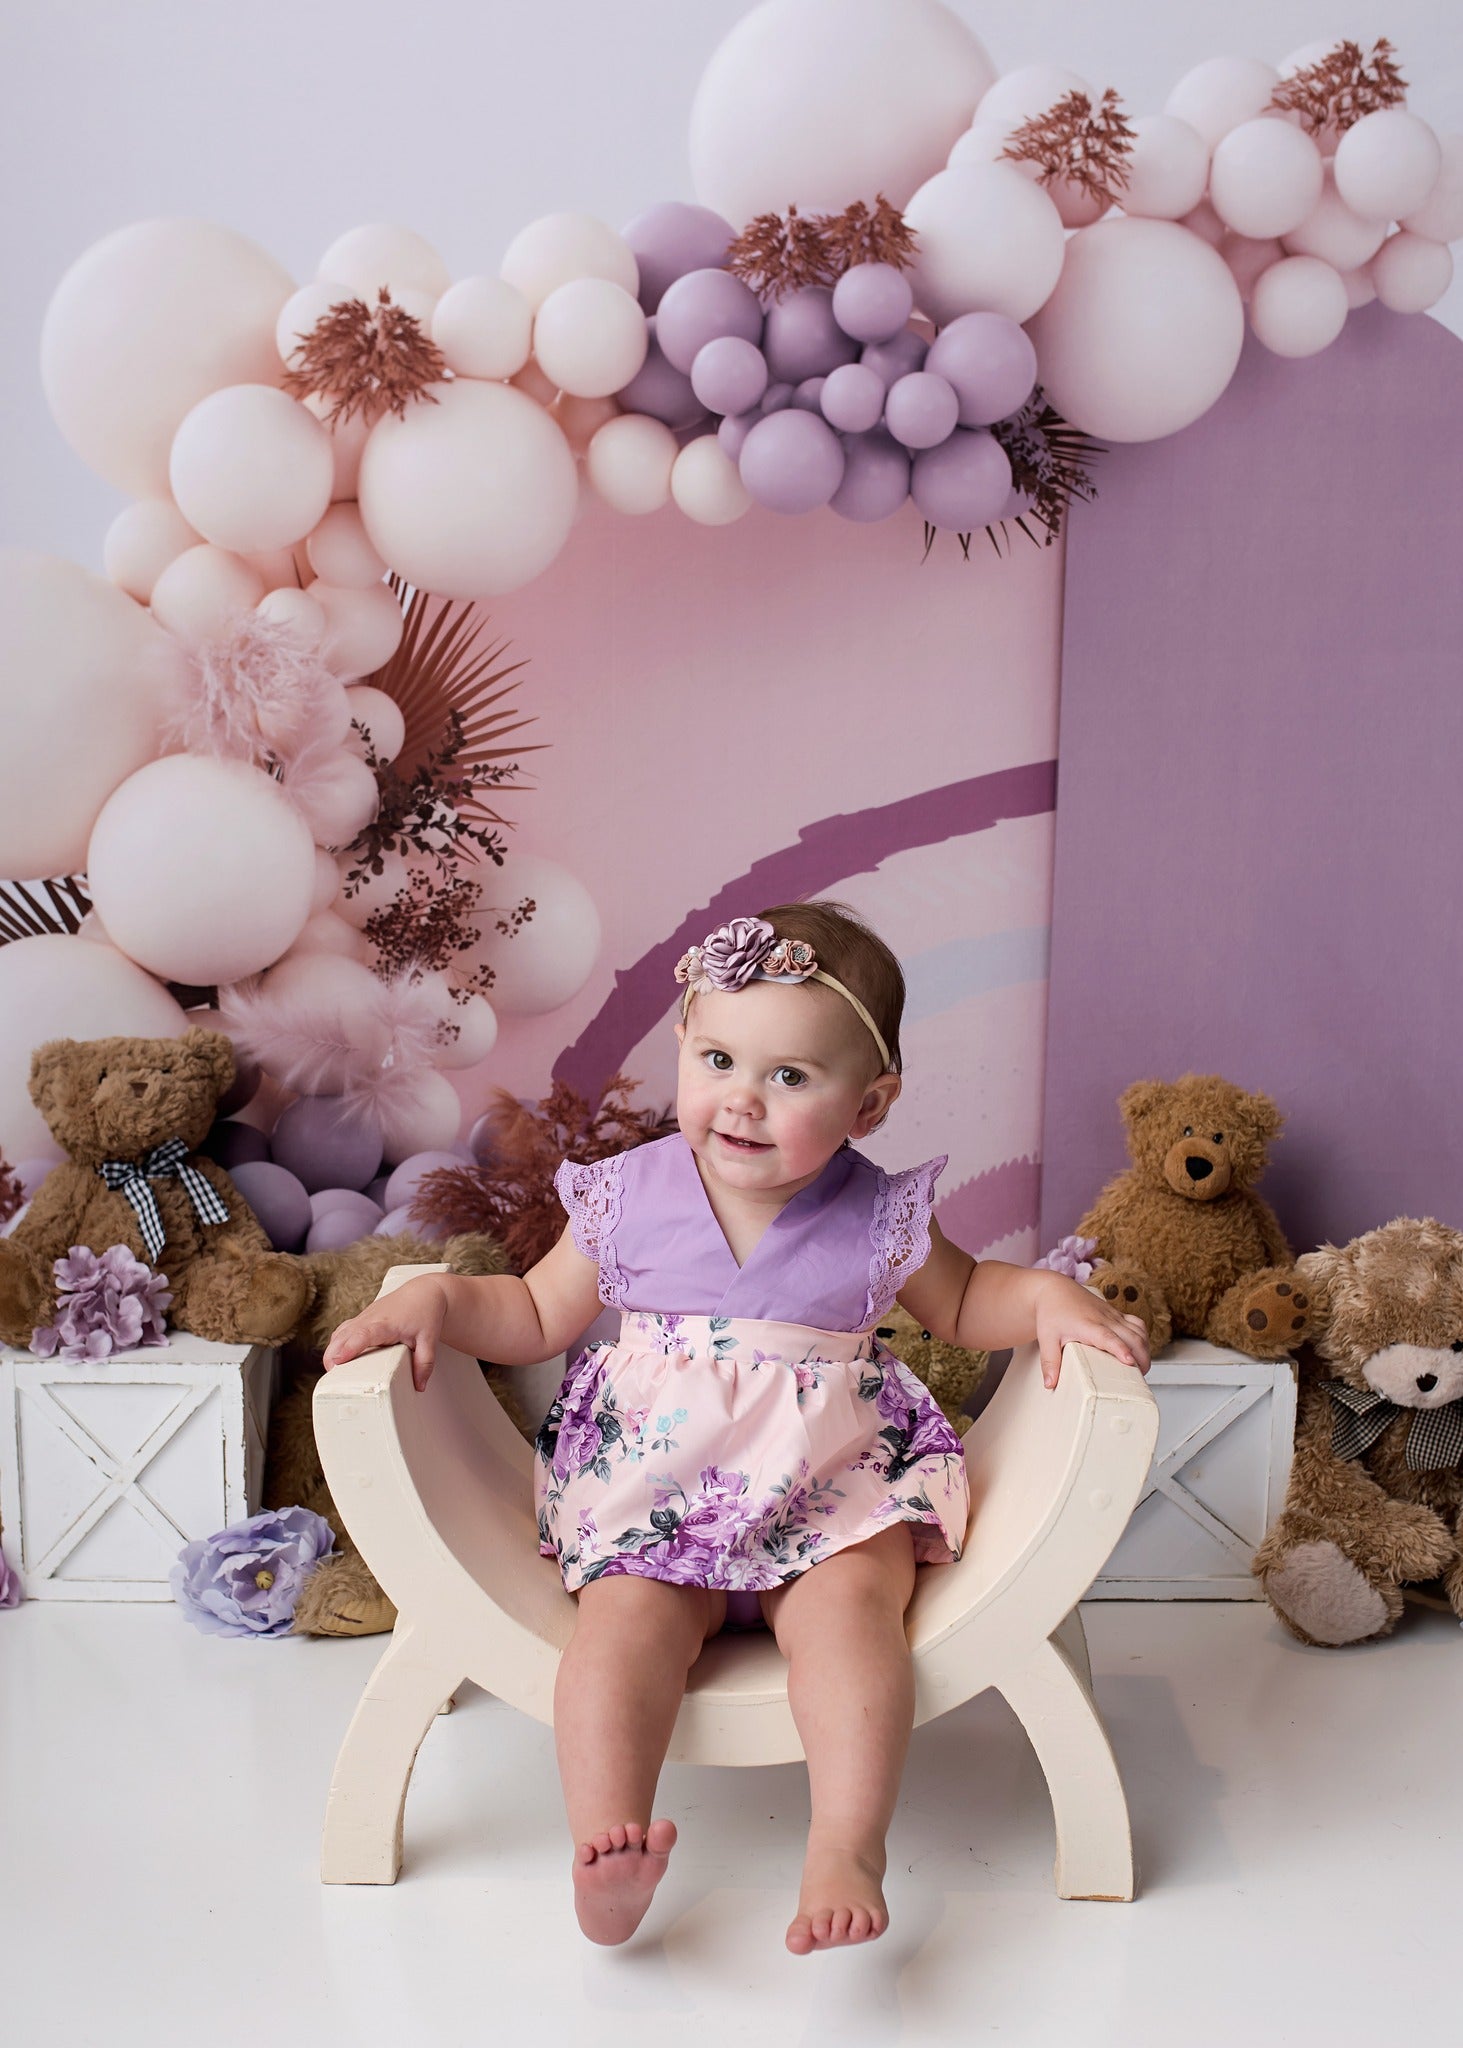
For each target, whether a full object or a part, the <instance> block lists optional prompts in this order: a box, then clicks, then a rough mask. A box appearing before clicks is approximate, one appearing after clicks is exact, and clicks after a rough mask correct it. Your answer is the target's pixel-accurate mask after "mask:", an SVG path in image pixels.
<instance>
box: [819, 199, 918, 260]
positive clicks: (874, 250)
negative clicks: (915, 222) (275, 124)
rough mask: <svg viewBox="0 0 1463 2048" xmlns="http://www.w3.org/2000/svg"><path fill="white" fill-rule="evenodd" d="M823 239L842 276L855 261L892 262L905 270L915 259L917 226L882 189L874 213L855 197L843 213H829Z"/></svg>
mask: <svg viewBox="0 0 1463 2048" xmlns="http://www.w3.org/2000/svg"><path fill="white" fill-rule="evenodd" d="M823 240H824V242H825V243H826V244H827V246H828V247H829V249H830V250H831V251H832V252H833V256H834V259H835V261H836V262H837V265H838V274H839V276H840V277H841V276H842V275H843V273H844V271H845V270H852V269H853V267H854V265H855V264H856V263H890V264H892V265H893V266H894V268H895V269H896V270H906V269H908V267H909V265H910V264H911V263H913V261H914V253H915V233H914V229H913V228H912V227H910V226H909V224H908V222H907V221H906V220H905V218H904V215H903V214H902V213H901V212H900V211H899V208H898V207H897V206H891V205H890V203H889V201H888V200H887V199H886V198H885V197H884V195H883V193H882V192H881V193H880V194H879V196H878V198H877V199H876V200H875V201H874V210H873V212H872V213H870V211H869V209H868V208H867V207H866V206H865V205H864V203H863V201H862V200H861V199H855V201H854V202H853V205H852V206H846V207H845V208H844V209H843V212H842V213H831V214H828V215H826V216H825V218H824V220H823Z"/></svg>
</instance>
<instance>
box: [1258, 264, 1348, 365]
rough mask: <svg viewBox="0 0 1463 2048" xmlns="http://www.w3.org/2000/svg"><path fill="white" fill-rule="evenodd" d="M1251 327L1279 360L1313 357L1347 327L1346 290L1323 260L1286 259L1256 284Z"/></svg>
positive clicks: (1267, 271) (1268, 271) (1273, 266)
mask: <svg viewBox="0 0 1463 2048" xmlns="http://www.w3.org/2000/svg"><path fill="white" fill-rule="evenodd" d="M1250 325H1251V327H1253V328H1254V330H1255V333H1256V336H1257V337H1258V338H1259V340H1261V341H1262V342H1263V343H1264V344H1265V346H1266V348H1268V349H1270V350H1272V351H1273V352H1274V354H1276V355H1278V356H1313V355H1315V354H1317V353H1318V352H1319V351H1320V350H1321V349H1323V348H1326V347H1328V346H1329V345H1330V344H1331V343H1332V342H1333V341H1334V340H1335V339H1336V337H1337V335H1338V334H1339V333H1340V332H1341V330H1342V328H1343V327H1344V326H1345V325H1346V286H1345V285H1344V284H1343V283H1342V282H1341V279H1340V277H1339V276H1338V275H1337V273H1336V272H1335V271H1334V270H1333V269H1332V268H1331V266H1330V264H1329V263H1323V262H1322V261H1321V259H1320V257H1319V256H1287V257H1285V258H1284V260H1283V261H1281V262H1279V263H1272V264H1271V265H1270V267H1269V269H1268V270H1266V271H1263V272H1262V273H1261V275H1260V276H1259V277H1258V278H1257V279H1256V281H1255V288H1254V290H1253V291H1252V292H1251V294H1250Z"/></svg>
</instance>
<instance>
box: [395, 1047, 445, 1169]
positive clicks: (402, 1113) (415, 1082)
mask: <svg viewBox="0 0 1463 2048" xmlns="http://www.w3.org/2000/svg"><path fill="white" fill-rule="evenodd" d="M379 1111H380V1117H381V1138H382V1149H383V1152H384V1155H385V1159H386V1164H387V1165H388V1166H399V1165H400V1164H401V1162H402V1160H403V1159H410V1158H411V1156H412V1154H413V1153H414V1152H445V1151H446V1150H447V1148H448V1147H449V1146H450V1145H451V1143H452V1141H453V1139H454V1138H455V1137H456V1136H457V1133H458V1132H459V1131H460V1130H461V1128H462V1103H461V1101H460V1099H459V1097H458V1094H457V1090H456V1089H455V1088H454V1087H453V1085H452V1083H451V1082H450V1081H449V1080H448V1079H447V1077H446V1075H445V1074H439V1073H438V1072H437V1071H436V1069H435V1068H434V1067H422V1068H419V1069H418V1071H417V1072H416V1073H414V1074H413V1075H412V1076H411V1078H410V1080H408V1081H406V1082H404V1083H403V1084H402V1085H401V1086H400V1087H399V1088H396V1089H393V1090H392V1091H391V1093H390V1094H383V1095H382V1097H381V1099H380V1104H379Z"/></svg>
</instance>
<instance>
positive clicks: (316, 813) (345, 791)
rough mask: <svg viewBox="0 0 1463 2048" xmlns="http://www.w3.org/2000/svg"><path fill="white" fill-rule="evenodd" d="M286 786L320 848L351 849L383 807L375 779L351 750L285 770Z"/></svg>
mask: <svg viewBox="0 0 1463 2048" xmlns="http://www.w3.org/2000/svg"><path fill="white" fill-rule="evenodd" d="M284 786H285V789H286V791H287V792H288V794H289V797H290V800H291V802H292V803H293V804H294V805H295V807H296V809H297V810H298V812H299V815H300V816H301V817H302V818H303V819H304V821H305V824H306V826H307V827H308V828H309V832H310V836H311V838H312V839H313V840H314V842H315V844H316V845H317V846H329V847H342V846H349V845H351V844H352V843H353V841H354V840H355V839H356V838H357V837H358V836H359V835H360V834H361V833H362V832H364V830H365V829H366V827H367V825H369V824H370V822H371V820H372V819H373V818H374V817H375V815H376V812H377V810H378V809H379V808H380V802H381V792H380V788H379V786H378V784H377V781H376V777H375V775H374V774H373V772H372V771H371V769H370V768H368V767H367V766H366V763H365V762H364V760H362V758H361V756H360V755H359V754H358V753H357V752H356V751H355V749H354V748H352V747H341V748H339V749H338V750H337V751H336V752H334V753H327V754H326V755H325V757H324V759H323V760H322V759H313V758H312V759H311V760H310V761H309V764H308V768H306V767H305V766H304V765H303V764H302V763H301V762H300V761H298V760H296V761H294V762H292V763H290V764H289V765H288V766H287V767H286V769H285V777H284Z"/></svg>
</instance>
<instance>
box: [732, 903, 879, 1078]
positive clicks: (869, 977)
mask: <svg viewBox="0 0 1463 2048" xmlns="http://www.w3.org/2000/svg"><path fill="white" fill-rule="evenodd" d="M757 915H758V916H759V917H763V918H766V920H767V922H768V924H770V925H771V927H772V929H773V931H775V932H776V934H777V936H778V937H779V938H780V939H806V941H807V942H808V944H809V945H810V946H811V947H812V948H813V951H814V953H815V954H816V955H817V960H818V965H819V966H820V967H821V968H822V969H823V970H824V972H825V973H828V974H831V975H832V976H833V978H834V980H835V981H841V982H843V983H844V984H845V986H846V987H848V988H851V989H852V990H853V992H854V994H855V995H856V996H857V997H858V999H859V1001H860V1002H861V1003H862V1004H863V1005H864V1007H865V1009H867V1010H868V1012H869V1014H870V1015H871V1016H872V1018H873V1020H874V1022H875V1023H876V1024H877V1025H878V1027H879V1029H880V1031H882V1032H883V1034H884V1043H885V1044H886V1045H887V1046H888V1048H889V1064H890V1066H891V1067H892V1068H893V1070H894V1072H895V1073H896V1074H899V1073H902V1072H903V1071H904V1063H903V1060H902V1059H901V1057H900V1053H899V1021H900V1019H901V1017H902V1016H903V1015H904V972H903V969H902V968H901V967H900V965H899V962H898V960H897V959H896V958H895V956H894V954H893V953H891V952H890V950H889V948H888V947H887V946H886V945H885V944H884V941H883V940H882V939H881V938H880V937H879V935H878V933H877V932H875V931H872V930H871V929H870V928H869V926H868V925H866V924H865V923H864V921H863V919H862V918H861V917H860V916H859V915H858V913H857V912H856V911H854V910H851V909H850V908H849V906H848V904H846V903H831V902H825V901H822V900H819V901H818V902H815V903H778V904H774V906H773V907H772V909H771V910H759V911H758V912H757ZM872 1043H873V1041H872V1040H870V1044H872Z"/></svg>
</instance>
